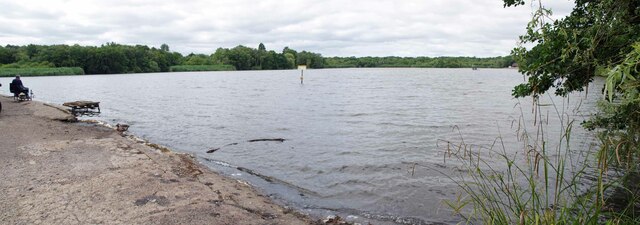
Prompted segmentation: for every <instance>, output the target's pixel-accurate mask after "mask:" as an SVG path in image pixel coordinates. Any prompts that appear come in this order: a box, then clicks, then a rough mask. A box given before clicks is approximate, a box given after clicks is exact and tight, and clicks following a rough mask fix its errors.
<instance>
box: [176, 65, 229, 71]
mask: <svg viewBox="0 0 640 225" xmlns="http://www.w3.org/2000/svg"><path fill="white" fill-rule="evenodd" d="M231 70H236V68H235V67H233V66H232V65H224V64H218V65H179V66H172V67H170V68H169V71H171V72H195V71H231Z"/></svg>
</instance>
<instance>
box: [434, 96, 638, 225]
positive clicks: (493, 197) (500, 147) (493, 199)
mask: <svg viewBox="0 0 640 225" xmlns="http://www.w3.org/2000/svg"><path fill="white" fill-rule="evenodd" d="M567 101H568V100H567ZM563 105H564V104H563ZM543 106H552V107H553V108H554V110H555V112H556V114H557V116H558V118H559V121H560V124H561V125H562V127H563V129H562V131H561V132H560V133H559V134H558V135H559V136H558V137H557V138H558V139H557V140H558V142H557V145H553V144H550V143H549V139H548V138H547V136H546V135H547V134H546V133H545V129H544V126H543V121H548V119H546V120H545V117H546V116H544V115H543V114H542V113H541V112H542V110H541V107H543ZM520 111H521V116H520V117H519V118H518V119H517V121H514V123H513V127H514V128H515V130H516V131H515V132H516V133H517V136H518V139H519V140H518V141H520V143H521V144H522V149H518V151H515V152H517V154H513V153H512V152H513V151H507V149H506V147H505V144H504V141H503V138H502V136H499V137H497V138H496V139H495V140H494V142H493V144H492V145H491V146H489V147H486V148H483V147H477V146H476V147H474V145H472V144H468V143H465V141H464V139H463V138H462V134H460V136H461V138H460V139H461V141H460V142H459V143H454V142H450V141H443V140H440V141H439V144H440V142H444V143H445V146H446V147H445V148H446V149H445V150H444V151H445V160H447V159H449V160H451V159H453V160H456V161H457V162H458V163H460V165H462V166H463V167H464V168H465V171H468V172H467V173H464V174H460V176H459V177H451V176H450V178H451V179H453V180H454V181H455V182H456V184H457V185H458V186H459V188H460V190H461V193H460V196H458V198H457V199H455V200H450V201H444V204H445V205H446V206H448V207H449V208H451V209H453V211H454V212H455V213H457V214H459V215H461V216H462V217H463V218H464V219H465V222H467V223H471V224H476V223H480V224H640V219H638V218H637V217H636V216H635V214H634V213H633V212H634V211H635V210H634V205H635V204H636V202H638V201H636V200H637V199H638V195H637V194H636V193H638V192H637V191H633V190H632V189H630V188H627V187H628V185H625V183H628V182H629V181H628V179H627V176H625V175H624V173H622V175H621V174H620V173H612V171H611V170H609V168H608V163H607V160H606V159H607V157H606V155H607V154H603V152H601V151H595V150H593V151H592V149H595V148H592V149H591V148H590V149H589V150H588V151H587V155H586V156H585V157H584V158H582V159H578V158H576V156H575V154H574V152H573V151H575V150H573V149H572V148H571V134H572V128H573V126H574V125H575V120H574V119H572V118H570V116H569V113H567V112H566V111H565V109H564V106H563V107H561V108H560V109H559V108H558V107H557V106H556V105H555V103H553V104H550V105H542V104H539V102H538V101H534V109H533V114H534V115H535V119H534V122H533V123H534V124H533V126H532V127H531V130H530V129H529V127H528V126H527V123H530V122H526V121H524V119H523V118H524V113H522V111H523V110H522V109H521V110H520ZM458 131H459V129H458ZM509 152H511V153H509ZM487 156H489V157H487ZM496 161H498V162H496ZM496 163H499V164H503V165H504V167H499V166H496V165H499V164H496ZM615 192H623V193H625V194H626V195H625V196H626V197H625V198H627V199H630V200H629V201H628V202H626V203H625V204H622V205H621V206H619V207H612V205H615V204H611V201H612V200H611V199H612V198H610V197H611V196H612V193H615Z"/></svg>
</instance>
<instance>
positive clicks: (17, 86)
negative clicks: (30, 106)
mask: <svg viewBox="0 0 640 225" xmlns="http://www.w3.org/2000/svg"><path fill="white" fill-rule="evenodd" d="M11 86H12V87H13V88H14V90H12V91H11V92H12V93H15V94H16V95H17V94H19V93H24V94H25V95H27V96H28V95H29V88H27V87H25V86H24V85H22V81H21V80H20V75H17V76H16V78H15V79H13V81H11Z"/></svg>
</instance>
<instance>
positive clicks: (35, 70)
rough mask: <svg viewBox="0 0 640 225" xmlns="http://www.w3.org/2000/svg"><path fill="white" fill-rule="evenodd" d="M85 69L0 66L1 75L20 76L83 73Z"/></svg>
mask: <svg viewBox="0 0 640 225" xmlns="http://www.w3.org/2000/svg"><path fill="white" fill-rule="evenodd" d="M83 74H84V70H83V69H82V68H80V67H52V68H41V67H30V68H0V77H12V76H16V75H20V76H64V75H83Z"/></svg>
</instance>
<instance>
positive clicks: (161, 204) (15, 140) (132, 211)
mask: <svg viewBox="0 0 640 225" xmlns="http://www.w3.org/2000/svg"><path fill="white" fill-rule="evenodd" d="M0 101H1V102H2V106H3V109H2V110H3V111H2V112H0V132H1V133H2V135H0V168H2V173H0V192H1V193H2V195H0V211H2V214H0V224H96V223H106V224H310V223H312V221H311V220H310V219H309V218H308V217H306V216H304V215H301V214H300V213H297V212H295V211H292V210H289V209H285V208H283V207H281V206H279V205H276V204H274V203H272V201H271V200H270V199H269V198H268V197H265V196H262V195H260V194H259V193H258V192H256V191H255V190H254V189H252V188H251V187H250V186H248V185H246V184H244V183H242V182H239V181H236V180H233V179H229V178H226V177H223V176H221V175H218V174H216V173H214V172H211V171H209V170H208V169H207V168H205V167H203V166H201V165H200V164H199V163H197V162H195V160H194V159H192V157H190V156H189V155H185V154H179V153H174V152H163V151H160V150H158V149H155V148H152V147H149V146H147V145H145V144H143V143H138V142H136V141H134V140H132V139H129V138H125V137H122V136H120V135H119V134H118V133H117V132H115V131H114V130H112V129H108V128H105V127H101V126H96V125H92V124H87V123H69V122H63V121H67V120H73V117H72V116H71V115H69V114H68V113H65V112H64V110H61V109H57V108H55V107H51V106H47V105H45V104H42V103H39V102H35V101H34V102H21V103H16V102H13V101H12V100H11V99H10V98H7V97H2V96H0Z"/></svg>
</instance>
